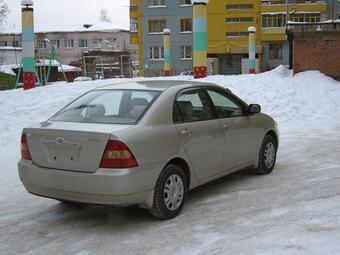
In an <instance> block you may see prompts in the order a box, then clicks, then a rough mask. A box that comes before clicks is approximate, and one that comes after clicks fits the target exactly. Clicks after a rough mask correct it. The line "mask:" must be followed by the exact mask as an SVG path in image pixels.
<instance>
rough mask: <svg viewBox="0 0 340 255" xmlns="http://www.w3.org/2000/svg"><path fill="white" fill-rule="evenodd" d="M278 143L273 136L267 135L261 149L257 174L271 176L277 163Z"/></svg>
mask: <svg viewBox="0 0 340 255" xmlns="http://www.w3.org/2000/svg"><path fill="white" fill-rule="evenodd" d="M276 154H277V142H276V140H275V138H274V137H273V136H271V135H266V136H265V138H264V140H263V142H262V145H261V149H260V154H259V162H258V167H257V169H256V172H257V173H258V174H262V175H264V174H270V173H271V172H272V171H273V169H274V167H275V163H276Z"/></svg>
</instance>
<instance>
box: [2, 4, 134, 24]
mask: <svg viewBox="0 0 340 255" xmlns="http://www.w3.org/2000/svg"><path fill="white" fill-rule="evenodd" d="M33 1H34V9H35V23H36V24H58V23H62V24H65V23H66V24H67V23H93V22H96V21H98V20H99V16H100V10H101V9H103V8H104V9H107V10H108V14H109V16H110V17H111V20H112V23H114V24H116V25H118V26H122V27H125V28H128V27H129V8H128V6H129V2H130V1H129V0H56V1H55V0H33ZM4 2H5V3H7V4H8V6H9V9H10V13H9V15H8V19H7V24H5V25H4V26H6V27H13V25H15V26H16V27H18V26H20V24H21V10H20V3H21V0H4Z"/></svg>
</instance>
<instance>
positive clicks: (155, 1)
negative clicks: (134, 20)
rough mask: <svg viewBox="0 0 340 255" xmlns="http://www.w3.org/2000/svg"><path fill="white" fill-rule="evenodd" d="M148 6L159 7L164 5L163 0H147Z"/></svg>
mask: <svg viewBox="0 0 340 255" xmlns="http://www.w3.org/2000/svg"><path fill="white" fill-rule="evenodd" d="M148 6H149V7H156V6H157V7H160V6H162V7H163V6H166V4H165V0H149V2H148Z"/></svg>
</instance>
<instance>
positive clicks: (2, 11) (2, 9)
mask: <svg viewBox="0 0 340 255" xmlns="http://www.w3.org/2000/svg"><path fill="white" fill-rule="evenodd" d="M8 12H9V9H8V5H7V4H6V3H4V1H3V0H0V25H1V24H2V23H3V22H4V21H5V20H6V18H7V14H8Z"/></svg>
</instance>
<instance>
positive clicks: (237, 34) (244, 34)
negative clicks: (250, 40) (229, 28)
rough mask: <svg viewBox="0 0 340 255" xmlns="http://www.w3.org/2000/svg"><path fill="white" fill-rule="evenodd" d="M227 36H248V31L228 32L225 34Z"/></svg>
mask: <svg viewBox="0 0 340 255" xmlns="http://www.w3.org/2000/svg"><path fill="white" fill-rule="evenodd" d="M225 35H226V36H227V37H236V36H248V35H249V33H248V32H227V33H226V34H225Z"/></svg>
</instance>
